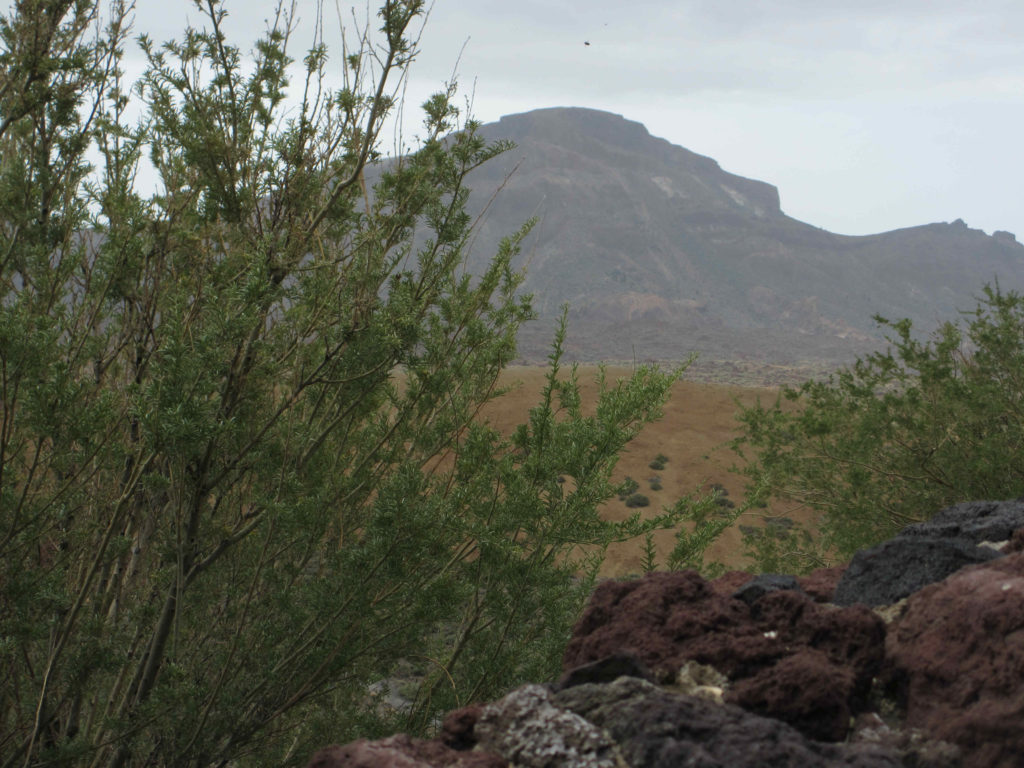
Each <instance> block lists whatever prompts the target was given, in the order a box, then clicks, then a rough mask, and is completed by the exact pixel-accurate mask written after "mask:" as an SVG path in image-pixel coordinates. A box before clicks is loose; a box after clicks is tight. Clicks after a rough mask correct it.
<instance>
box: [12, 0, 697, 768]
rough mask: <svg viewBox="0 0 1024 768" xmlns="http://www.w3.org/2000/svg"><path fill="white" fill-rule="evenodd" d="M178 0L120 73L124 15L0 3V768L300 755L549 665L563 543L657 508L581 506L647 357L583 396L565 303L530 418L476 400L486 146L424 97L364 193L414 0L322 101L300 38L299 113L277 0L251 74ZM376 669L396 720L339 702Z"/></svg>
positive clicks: (599, 494)
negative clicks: (102, 21) (405, 679)
mask: <svg viewBox="0 0 1024 768" xmlns="http://www.w3.org/2000/svg"><path fill="white" fill-rule="evenodd" d="M201 5H202V8H203V9H204V10H203V12H204V13H206V15H207V18H206V20H205V25H206V26H205V28H204V29H189V30H187V31H186V33H185V36H184V40H182V41H179V42H171V43H168V44H166V45H154V44H152V43H151V42H150V41H148V40H143V46H144V51H145V54H146V57H147V59H148V67H147V70H146V72H145V74H144V75H143V76H142V79H141V80H140V82H139V83H137V84H131V83H124V82H122V79H121V75H120V73H119V69H118V62H119V61H120V58H121V56H122V55H123V46H124V41H125V39H126V37H127V35H128V29H127V21H126V17H127V10H126V9H125V8H124V7H123V6H122V5H120V4H117V3H114V4H112V8H113V10H112V13H113V18H112V19H111V20H110V23H109V25H107V26H106V27H103V28H98V27H97V25H96V24H95V21H96V19H95V18H94V17H93V15H92V11H93V8H92V7H91V4H90V3H88V2H78V3H71V2H49V1H47V2H44V3H35V2H33V3H16V4H15V5H14V6H13V10H11V11H10V12H9V14H10V15H9V16H8V17H7V18H5V19H3V20H2V21H3V23H2V24H0V36H2V39H3V45H2V57H3V69H2V75H0V78H2V79H3V84H4V85H3V88H0V157H2V158H3V162H2V163H0V253H3V259H2V260H0V284H2V288H0V293H2V296H3V301H2V302H0V384H2V386H0V398H2V410H0V458H2V461H0V638H2V640H0V670H2V673H0V678H2V679H3V681H4V682H3V685H2V686H0V755H2V756H3V757H2V762H3V764H4V765H63V766H69V765H85V764H88V765H92V766H96V767H97V768H98V767H99V766H111V767H113V766H126V765H153V766H171V765H175V766H177V765H181V766H206V765H238V766H249V765H295V764H299V763H303V762H305V759H306V757H307V756H308V754H309V752H310V751H311V749H312V748H313V747H314V746H319V745H322V744H324V743H329V742H330V741H334V740H346V739H349V738H353V737H355V736H357V735H367V734H375V733H380V732H382V731H383V730H385V729H388V728H394V727H401V728H404V729H408V730H413V731H417V732H423V731H426V730H428V729H429V728H430V727H431V726H432V724H433V723H434V721H435V719H436V717H437V716H438V713H440V712H444V711H446V710H448V709H451V708H452V707H453V706H454V705H455V704H456V703H458V702H466V701H473V700H479V699H487V698H490V697H493V696H495V695H497V694H498V693H500V692H501V691H502V690H504V689H505V688H507V687H508V686H510V685H514V684H516V683H517V682H520V681H523V680H536V679H544V678H546V677H550V676H551V675H552V674H554V673H555V672H556V671H557V670H558V668H559V664H560V658H561V653H562V650H563V646H564V643H565V641H566V639H567V637H568V633H569V628H570V626H571V623H572V621H573V620H574V619H575V617H576V615H577V613H578V611H579V609H580V606H581V604H582V601H583V600H584V598H585V596H586V594H587V592H588V590H589V587H590V585H591V581H590V578H591V577H592V575H593V574H594V573H595V572H596V570H595V569H596V566H597V563H598V560H597V559H596V558H594V557H590V556H586V555H583V554H580V553H581V551H583V546H584V545H585V546H586V547H588V549H587V551H597V552H600V551H602V550H603V547H604V546H606V545H607V544H608V543H609V542H610V541H612V540H620V539H622V538H626V537H629V536H633V535H643V534H644V533H645V532H647V531H648V530H651V529H652V527H654V526H655V525H658V524H662V525H664V524H669V523H671V522H673V521H674V520H676V519H678V517H679V516H680V515H678V514H677V515H676V516H675V517H673V516H672V515H669V516H659V517H658V518H657V519H656V521H654V522H647V523H643V524H641V523H640V522H639V520H638V517H639V516H638V515H636V516H634V517H632V518H630V520H628V521H626V522H625V523H621V524H611V523H607V522H604V521H602V520H601V519H600V518H599V516H598V514H597V507H598V505H599V504H601V503H602V502H604V501H606V500H607V499H609V498H611V497H612V496H613V495H614V493H615V487H614V486H613V485H612V484H611V482H610V473H611V471H612V468H613V466H614V463H615V457H616V454H617V452H618V451H619V450H620V449H621V448H622V446H623V445H624V444H625V443H626V442H627V441H629V440H630V439H631V438H632V437H633V436H634V435H635V434H636V433H637V431H638V430H639V429H640V427H641V426H642V425H643V424H644V423H646V422H647V421H649V420H650V419H652V418H654V417H655V416H656V415H658V411H659V408H660V406H661V404H662V403H663V402H664V399H665V398H666V397H667V395H668V391H669V388H670V386H671V384H672V382H673V381H674V380H675V377H676V373H677V372H661V371H658V370H656V369H652V368H648V367H642V368H640V369H638V370H637V371H636V372H635V374H634V375H633V376H632V378H630V379H628V380H625V381H622V382H619V383H616V384H614V385H612V384H608V383H607V382H606V381H605V380H604V379H603V377H602V378H601V379H600V381H599V382H598V384H599V396H598V400H599V401H598V404H597V409H596V415H585V414H584V413H583V409H582V407H581V399H580V392H579V386H578V382H577V380H576V377H575V374H573V375H572V376H570V377H569V378H568V379H566V378H564V377H561V376H560V375H559V361H560V356H561V344H562V338H563V334H564V325H563V327H562V330H561V331H560V332H559V334H558V336H557V337H556V339H555V343H554V348H553V352H552V356H551V366H550V369H549V372H548V379H547V384H546V386H545V388H544V391H543V394H542V397H541V401H540V402H539V403H538V405H537V406H536V407H535V408H534V409H532V410H531V412H530V414H529V420H528V422H527V423H526V424H523V425H521V426H520V427H519V428H518V429H517V430H516V432H515V434H514V435H513V436H512V437H511V438H506V437H504V436H502V435H500V434H498V433H496V432H495V431H493V430H491V429H489V428H488V427H486V426H485V425H483V424H481V423H479V422H477V421H476V420H475V419H474V416H475V414H477V413H478V412H479V409H480V407H481V405H482V404H483V403H485V402H486V401H488V400H489V399H491V398H493V397H495V396H496V395H495V384H496V378H497V376H498V374H499V372H500V371H501V370H502V367H503V366H505V365H506V364H507V363H508V362H509V361H511V360H513V359H514V357H515V338H516V333H517V331H518V329H519V326H520V324H521V323H522V322H525V321H526V320H527V319H529V317H530V316H531V310H530V307H529V303H528V301H526V300H524V299H522V298H521V297H520V296H519V295H518V288H519V286H520V285H521V280H522V275H521V274H520V273H518V272H517V271H516V270H515V269H513V268H512V259H513V257H514V255H515V253H516V250H517V247H518V244H519V242H520V241H521V239H522V237H524V236H525V234H526V232H527V230H528V226H527V227H524V229H523V230H521V231H520V232H518V233H515V234H513V235H512V236H511V237H510V238H509V239H507V240H506V241H505V242H504V243H503V244H502V245H501V247H500V250H499V252H498V253H496V254H495V255H494V257H493V258H492V259H491V261H490V264H489V266H488V267H487V268H486V269H485V270H484V271H483V272H482V273H481V274H478V275H476V277H475V278H470V277H469V276H467V275H465V274H464V270H463V263H464V260H465V257H466V253H465V248H466V244H467V243H468V242H469V240H470V239H471V236H472V231H471V218H470V216H469V215H468V214H467V212H466V209H465V204H466V200H467V196H468V194H469V191H468V189H467V187H466V184H465V180H466V176H467V174H469V173H470V172H471V171H472V170H473V169H474V168H476V167H477V166H479V165H480V164H481V163H483V162H486V161H487V160H488V159H490V158H492V157H494V156H495V155H496V154H498V153H500V152H501V151H502V150H503V149H505V148H507V146H508V144H507V143H500V142H499V143H498V144H487V143H486V142H485V141H484V140H483V139H482V138H481V137H480V136H479V135H478V133H477V131H476V125H475V123H473V122H472V121H467V122H463V123H461V125H460V124H458V123H459V115H458V112H457V110H456V109H455V108H454V107H453V105H452V98H453V90H452V89H447V90H446V91H445V92H443V93H440V94H438V95H436V96H434V97H432V98H431V99H429V100H428V101H427V103H426V104H425V111H426V121H425V122H426V131H425V139H424V143H423V145H422V146H421V147H420V148H419V149H418V151H416V152H415V153H413V154H412V155H410V156H408V157H406V158H404V159H403V160H401V161H395V162H394V163H391V164H389V165H388V166H386V167H383V168H381V169H379V171H380V173H379V174H378V178H379V181H378V182H377V183H376V184H375V186H374V188H373V190H372V192H371V191H370V190H367V189H366V184H367V181H366V173H365V170H366V167H367V165H368V164H369V163H372V162H373V160H374V158H376V157H377V154H378V146H379V141H378V138H379V134H380V130H381V125H382V121H383V120H384V119H385V117H386V116H387V115H388V114H389V112H390V111H391V110H392V109H393V107H394V104H395V100H394V97H393V95H394V93H395V89H396V88H398V87H400V85H399V84H400V83H401V82H402V81H403V80H404V77H405V69H406V67H407V66H408V64H409V63H410V62H411V61H412V59H413V57H414V54H415V46H414V44H413V43H412V42H411V41H412V40H414V39H416V38H417V32H416V30H414V29H413V30H412V31H411V32H410V31H409V30H410V25H414V21H415V19H416V18H417V17H418V16H419V15H420V14H421V12H422V8H423V3H422V2H420V1H419V0H398V1H396V2H391V1H390V0H389V2H387V3H384V4H383V7H382V8H381V9H380V10H379V12H378V17H379V21H380V23H381V27H380V29H379V31H378V33H377V36H376V37H374V35H373V34H372V30H370V31H368V32H367V35H366V36H365V37H364V36H362V35H360V37H359V39H358V40H357V41H355V44H354V46H353V47H350V48H349V50H348V51H347V53H348V54H349V55H348V56H345V57H344V58H343V59H341V60H340V61H338V62H336V63H332V65H331V66H332V67H334V68H337V69H343V70H344V72H345V78H344V82H345V84H346V85H345V87H343V88H341V89H339V90H335V91H332V90H331V89H330V88H329V86H328V83H327V82H326V79H325V77H326V75H325V73H326V67H327V63H328V57H327V51H326V50H325V49H324V48H323V47H322V46H317V47H315V48H314V49H313V50H312V51H310V52H309V54H308V56H307V57H306V58H305V59H304V62H305V67H306V82H305V83H304V84H302V85H301V86H300V90H302V91H303V92H304V93H306V94H307V98H306V99H305V100H304V101H302V102H301V103H299V104H295V105H289V104H287V103H286V102H285V101H284V97H285V90H286V87H287V77H286V66H287V64H288V62H289V57H288V53H287V50H286V45H287V41H288V39H289V32H290V29H291V25H292V21H293V19H292V18H291V16H289V15H288V12H287V9H288V5H287V4H284V5H283V8H284V12H283V13H282V15H280V16H278V17H277V18H276V20H273V21H272V22H271V23H272V25H273V26H272V28H271V29H270V30H269V31H268V32H267V33H266V35H264V37H263V38H262V39H261V40H259V41H258V42H257V44H256V45H255V46H253V47H252V48H251V50H252V51H253V54H252V56H253V60H252V61H251V62H250V66H248V68H246V66H245V65H244V63H243V61H244V54H243V52H242V50H240V49H239V48H238V47H235V46H234V45H232V44H231V43H230V42H229V41H227V40H226V38H225V37H224V35H223V34H222V22H223V21H224V9H223V6H222V5H221V4H220V3H218V2H216V0H211V2H209V3H204V4H201ZM241 8H242V4H239V9H241ZM97 29H99V32H98V37H97V36H96V34H94V33H96V32H97ZM248 49H249V48H248V46H247V50H248ZM132 94H135V95H136V96H137V97H139V98H141V101H142V104H141V107H142V111H143V117H142V119H141V120H140V121H139V122H138V123H137V122H136V121H135V119H134V118H129V116H128V106H129V105H128V99H129V97H130V96H131V95H132ZM456 127H458V128H461V130H459V131H458V132H457V133H455V134H453V135H451V136H450V137H449V138H447V139H445V138H444V137H445V136H446V135H447V134H449V132H450V131H451V129H453V128H456ZM143 156H146V157H148V158H150V160H151V161H152V163H153V165H154V167H155V170H156V173H157V174H158V176H159V189H158V191H157V192H156V193H155V194H153V195H151V196H150V197H148V198H143V197H142V196H140V194H139V193H138V191H137V190H136V189H134V187H133V184H134V179H135V174H136V172H137V170H138V165H139V160H140V158H141V157H143ZM90 159H95V162H96V163H97V164H98V167H97V169H96V170H95V171H94V172H93V171H91V170H90V167H89V160H90ZM414 230H416V231H418V232H419V236H417V237H414ZM560 475H565V476H568V477H571V478H572V480H573V482H572V483H566V484H559V482H558V477H559V476H560ZM403 669H412V670H413V671H414V672H415V674H416V675H417V678H416V679H415V680H414V681H413V683H412V685H413V688H414V697H413V698H414V703H413V706H412V709H411V711H410V712H409V713H408V718H407V720H406V721H405V722H403V723H395V722H393V721H388V720H387V719H386V718H385V717H384V716H383V715H379V713H377V712H376V711H375V710H374V709H373V708H372V701H371V697H370V695H369V693H368V691H369V690H370V686H371V685H374V684H378V683H380V682H381V681H384V680H388V679H392V678H394V677H395V675H396V674H398V673H401V671H402V670H403Z"/></svg>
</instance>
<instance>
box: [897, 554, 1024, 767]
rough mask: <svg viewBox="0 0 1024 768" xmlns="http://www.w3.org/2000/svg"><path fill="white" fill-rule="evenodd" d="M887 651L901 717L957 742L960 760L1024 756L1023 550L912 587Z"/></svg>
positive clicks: (1007, 761) (1000, 763) (977, 762)
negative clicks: (915, 588)
mask: <svg viewBox="0 0 1024 768" xmlns="http://www.w3.org/2000/svg"><path fill="white" fill-rule="evenodd" d="M886 656H887V662H886V664H887V670H886V677H887V679H888V681H889V684H890V685H891V686H893V687H894V688H895V689H896V690H897V695H898V697H899V699H900V700H901V701H902V702H903V703H904V705H905V707H906V724H907V725H909V726H911V727H917V728H921V729H922V730H924V731H926V732H928V733H929V734H931V735H932V736H933V737H935V738H939V739H943V740H945V741H950V742H953V743H955V744H957V745H959V746H960V747H961V749H962V750H963V753H964V765H965V766H967V767H968V768H1011V767H1012V766H1013V767H1019V766H1021V765H1024V553H1014V554H1012V555H1009V556H1007V557H1003V558H1000V559H998V560H994V561H992V562H990V563H985V564H983V565H976V566H972V567H970V568H965V569H963V570H961V571H960V572H958V573H956V574H954V575H953V576H950V577H949V578H947V579H945V580H944V581H942V582H941V583H939V584H933V585H931V586H928V587H925V588H924V589H922V590H920V591H919V592H917V593H915V594H914V595H912V596H911V597H910V598H909V599H908V600H907V605H906V609H905V610H904V612H903V615H902V616H901V617H900V619H899V620H898V621H897V622H896V623H895V624H894V626H893V628H892V629H891V630H890V633H889V636H888V638H887V640H886Z"/></svg>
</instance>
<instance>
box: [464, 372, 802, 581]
mask: <svg viewBox="0 0 1024 768" xmlns="http://www.w3.org/2000/svg"><path fill="white" fill-rule="evenodd" d="M606 371H607V374H606V375H607V379H608V381H609V382H614V381H615V380H616V379H618V378H621V377H628V376H629V375H630V373H631V367H630V366H609V367H607V368H606ZM546 373H547V369H546V368H544V367H540V366H512V367H509V368H508V369H506V370H505V372H504V373H503V375H502V380H501V384H502V385H503V386H511V387H512V390H511V391H510V392H509V393H507V394H505V395H503V396H502V397H501V398H499V399H498V400H497V401H495V402H494V403H492V404H490V405H489V406H488V408H487V409H486V411H485V413H484V418H486V419H487V420H488V421H489V422H490V423H491V424H492V425H494V426H495V427H496V428H497V429H500V430H502V431H503V432H505V433H508V432H510V431H511V430H512V429H513V428H514V427H515V426H516V425H517V424H520V423H522V422H523V421H525V420H526V418H527V414H528V412H529V410H530V408H531V407H533V406H534V405H536V404H537V402H538V401H539V399H540V391H541V388H542V387H543V384H544V379H545V376H546ZM597 373H598V368H597V366H595V365H586V366H580V367H579V381H580V389H581V394H582V396H583V401H584V404H592V403H594V402H595V401H596V398H597V384H596V376H597ZM777 393H778V389H777V388H774V387H754V386H738V385H731V384H721V383H709V382H700V381H692V380H688V379H686V378H685V376H684V378H683V379H682V380H680V381H677V382H676V383H675V385H674V386H673V388H672V394H671V397H670V398H669V401H668V403H667V404H666V405H665V408H664V414H665V415H664V417H663V418H662V419H661V420H660V421H658V422H655V423H653V424H649V425H647V426H646V427H645V428H644V429H643V431H642V432H641V433H640V434H639V435H638V436H637V437H636V438H635V439H634V440H633V442H632V443H630V444H629V445H628V446H627V449H626V451H625V452H624V453H623V454H622V455H621V456H620V459H619V462H618V465H617V466H616V470H615V473H614V475H613V479H614V480H615V481H617V482H621V481H622V480H624V479H625V478H626V477H627V476H629V477H632V478H633V479H635V480H636V481H637V482H638V483H639V484H640V488H639V493H642V494H644V495H646V496H647V497H648V498H649V499H650V500H651V505H650V506H649V507H646V508H644V509H641V510H640V512H641V513H642V514H644V515H654V514H657V513H659V512H660V511H661V510H662V508H663V507H668V506H670V505H672V504H673V503H674V502H675V501H676V500H678V499H679V498H680V497H682V496H686V495H688V494H692V493H694V492H695V491H699V490H703V491H707V490H708V489H709V488H710V486H711V485H712V484H715V483H717V484H719V485H721V486H722V487H724V488H725V490H726V492H727V493H728V498H729V499H731V500H733V501H734V502H735V503H736V504H737V505H738V504H740V502H741V501H742V499H743V495H744V478H743V477H742V476H741V475H739V474H736V473H735V472H732V471H731V468H732V467H734V466H735V465H737V464H738V463H739V459H738V457H737V456H736V454H735V453H733V452H732V451H731V450H730V449H729V447H728V443H729V441H730V440H732V439H733V438H734V437H735V436H736V435H737V430H738V426H739V425H738V422H737V420H736V414H737V411H738V410H739V404H742V405H744V406H749V405H753V404H754V403H755V402H756V400H757V399H758V398H761V400H762V402H766V403H767V402H773V401H774V400H775V397H776V395H777ZM658 454H664V455H665V456H667V457H668V462H667V463H666V464H665V468H664V469H662V470H653V469H651V468H650V467H648V464H649V463H650V462H651V461H652V460H653V459H654V458H655V457H656V456H657V455H658ZM654 476H657V477H658V478H660V481H661V486H662V487H661V490H659V491H654V490H651V488H650V482H649V480H650V479H651V478H652V477H654ZM633 511H634V510H632V509H628V508H627V507H626V505H625V503H624V502H623V501H620V500H619V499H617V498H613V499H612V500H610V501H609V502H607V503H606V504H605V505H604V506H603V507H602V509H601V514H602V516H603V517H605V519H609V520H622V519H625V518H626V517H628V516H629V515H630V514H632V513H633ZM766 514H771V515H786V516H789V517H793V518H794V519H797V520H800V519H801V515H799V514H796V513H793V512H792V511H789V510H785V509H779V508H769V509H762V510H757V511H756V512H754V511H751V512H748V513H746V514H745V515H744V516H743V517H741V518H740V520H739V521H738V522H737V524H736V525H735V526H733V527H732V528H730V529H729V530H727V531H726V532H725V533H724V534H723V535H722V536H721V537H720V538H719V539H718V541H717V542H716V543H715V544H714V545H713V546H712V547H711V548H710V550H709V551H708V553H707V554H706V557H705V562H706V563H711V562H715V561H718V562H722V563H724V564H725V565H726V566H728V567H729V568H742V567H743V566H744V565H745V564H746V562H747V560H746V558H745V557H744V552H743V542H742V535H741V533H740V531H739V525H741V524H742V525H758V526H759V525H761V524H762V523H763V518H764V516H765V515H766ZM801 521H802V520H801ZM654 541H655V544H656V546H657V551H658V562H659V564H660V565H662V567H663V564H664V558H665V556H666V555H667V554H668V552H669V551H671V549H672V548H673V546H674V544H675V538H674V534H673V532H671V531H660V532H658V533H656V534H655V538H654ZM642 557H643V541H636V542H629V543H623V544H616V545H613V546H612V547H611V549H610V550H609V552H608V557H607V559H606V561H605V564H604V567H603V569H602V571H601V575H602V576H604V577H621V576H626V575H629V574H636V573H639V572H640V571H641V563H642Z"/></svg>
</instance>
